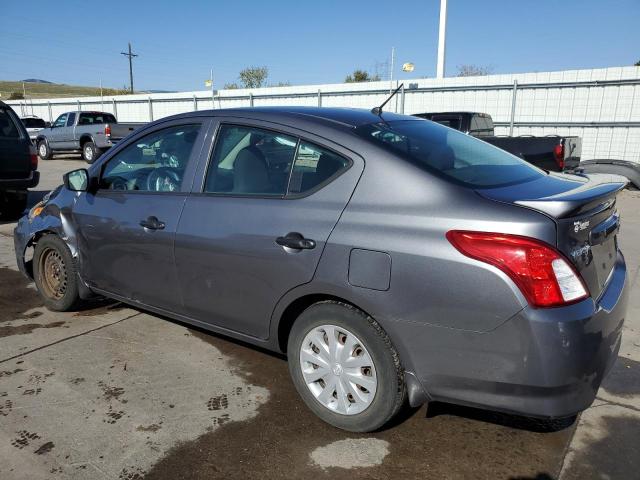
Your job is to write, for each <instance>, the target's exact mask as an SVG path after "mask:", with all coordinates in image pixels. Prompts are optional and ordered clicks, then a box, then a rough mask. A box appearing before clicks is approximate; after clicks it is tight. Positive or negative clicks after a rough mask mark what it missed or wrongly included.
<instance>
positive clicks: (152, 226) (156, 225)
mask: <svg viewBox="0 0 640 480" xmlns="http://www.w3.org/2000/svg"><path fill="white" fill-rule="evenodd" d="M140 226H141V227H144V228H147V229H149V230H162V229H163V228H164V227H165V224H164V222H161V221H160V220H158V217H155V216H153V215H152V216H150V217H148V218H147V219H146V220H140Z"/></svg>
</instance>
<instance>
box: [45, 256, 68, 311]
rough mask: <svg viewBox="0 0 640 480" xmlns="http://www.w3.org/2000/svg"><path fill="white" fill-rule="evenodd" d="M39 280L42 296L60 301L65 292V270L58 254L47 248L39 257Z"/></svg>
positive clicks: (62, 260)
mask: <svg viewBox="0 0 640 480" xmlns="http://www.w3.org/2000/svg"><path fill="white" fill-rule="evenodd" d="M40 278H41V280H42V282H41V283H42V289H43V290H44V292H43V293H44V294H45V295H46V296H47V297H49V298H52V299H54V300H60V299H61V298H62V297H64V294H65V293H66V291H67V268H66V265H65V263H64V259H63V258H62V255H60V252H58V251H57V250H54V249H53V248H47V249H46V250H45V251H43V252H42V255H40Z"/></svg>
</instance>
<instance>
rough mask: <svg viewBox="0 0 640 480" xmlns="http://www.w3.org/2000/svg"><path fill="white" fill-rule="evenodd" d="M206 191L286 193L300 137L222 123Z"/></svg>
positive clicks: (246, 193)
mask: <svg viewBox="0 0 640 480" xmlns="http://www.w3.org/2000/svg"><path fill="white" fill-rule="evenodd" d="M217 137H218V138H217V140H216V146H215V150H214V153H213V158H212V159H211V163H210V165H209V170H208V172H207V178H206V181H205V190H204V191H205V192H208V193H230V194H237V195H258V196H271V195H274V196H284V194H285V193H286V191H287V182H288V180H289V172H290V171H291V165H292V164H293V158H294V155H295V153H296V148H297V146H298V139H297V138H296V137H292V136H289V135H284V134H281V133H278V132H274V131H271V130H265V129H262V128H255V127H248V126H237V125H222V126H221V127H220V129H219V131H218V135H217Z"/></svg>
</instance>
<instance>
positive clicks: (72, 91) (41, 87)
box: [0, 80, 129, 101]
mask: <svg viewBox="0 0 640 480" xmlns="http://www.w3.org/2000/svg"><path fill="white" fill-rule="evenodd" d="M24 87H25V90H26V92H27V98H59V97H95V96H99V95H100V88H99V87H81V86H77V85H64V84H59V83H39V82H38V83H30V82H24ZM14 92H15V93H20V94H22V82H20V81H17V82H9V81H2V80H0V94H2V96H1V97H0V100H4V101H7V100H8V99H9V96H10V95H11V94H12V93H14ZM102 93H103V95H109V96H113V95H125V94H128V93H129V91H128V90H122V89H117V88H103V89H102Z"/></svg>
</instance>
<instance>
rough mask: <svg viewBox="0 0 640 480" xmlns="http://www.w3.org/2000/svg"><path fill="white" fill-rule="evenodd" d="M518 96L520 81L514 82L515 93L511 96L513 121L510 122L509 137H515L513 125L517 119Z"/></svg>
mask: <svg viewBox="0 0 640 480" xmlns="http://www.w3.org/2000/svg"><path fill="white" fill-rule="evenodd" d="M517 94H518V80H514V81H513V93H512V94H511V120H510V122H509V136H510V137H513V123H514V121H515V118H516V96H517Z"/></svg>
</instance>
